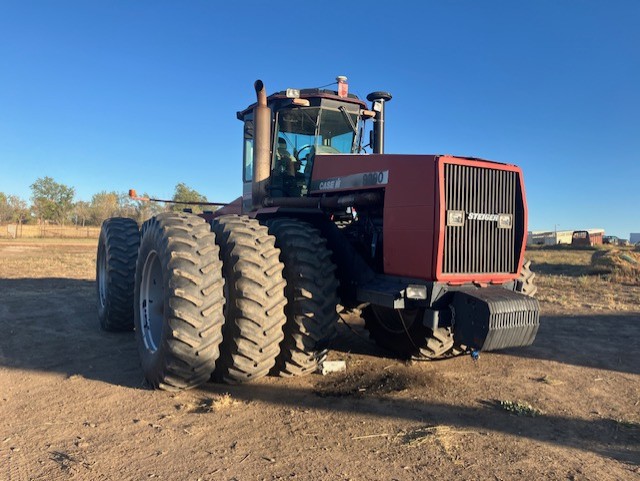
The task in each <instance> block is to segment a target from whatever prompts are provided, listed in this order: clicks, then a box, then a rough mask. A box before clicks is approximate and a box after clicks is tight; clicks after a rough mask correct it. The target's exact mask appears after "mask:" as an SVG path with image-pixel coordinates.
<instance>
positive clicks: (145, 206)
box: [131, 192, 167, 224]
mask: <svg viewBox="0 0 640 481" xmlns="http://www.w3.org/2000/svg"><path fill="white" fill-rule="evenodd" d="M142 197H147V198H148V197H153V196H150V195H149V194H147V193H146V192H145V193H144V194H142ZM131 202H132V204H133V206H134V208H135V211H136V220H137V221H138V223H139V224H142V223H143V222H144V221H145V220H147V219H149V218H151V217H153V216H154V215H157V214H159V213H161V212H164V211H166V210H167V209H166V207H165V206H164V205H163V204H160V203H159V202H149V201H144V200H134V201H131Z"/></svg>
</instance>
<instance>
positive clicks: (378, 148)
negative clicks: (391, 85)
mask: <svg viewBox="0 0 640 481" xmlns="http://www.w3.org/2000/svg"><path fill="white" fill-rule="evenodd" d="M367 100H368V101H369V102H372V109H373V110H374V111H375V112H376V118H375V120H374V124H373V153H374V154H384V107H385V103H386V102H388V101H389V100H391V94H390V93H389V92H371V93H370V94H369V95H367Z"/></svg>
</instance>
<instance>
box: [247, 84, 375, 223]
mask: <svg viewBox="0 0 640 481" xmlns="http://www.w3.org/2000/svg"><path fill="white" fill-rule="evenodd" d="M345 85H346V84H345ZM339 87H340V85H339ZM339 92H340V94H341V95H340V94H339ZM266 101H267V107H268V110H269V113H268V114H269V117H270V119H271V122H270V129H269V132H268V133H265V135H268V136H269V139H270V142H269V145H270V152H269V159H270V161H269V173H268V176H269V179H268V181H267V182H266V185H265V195H266V196H267V197H271V198H282V197H304V196H306V195H307V193H308V191H309V184H310V180H311V174H312V171H313V164H314V159H315V157H316V156H317V155H322V154H356V153H359V152H362V150H363V147H362V143H363V132H364V120H365V119H366V118H372V117H373V116H374V115H375V113H374V112H372V111H370V110H367V105H366V103H365V102H364V101H362V100H360V99H359V98H358V97H357V96H355V95H353V94H348V93H346V92H345V91H343V90H340V89H339V91H338V92H337V91H333V90H324V89H303V90H297V89H287V90H286V91H281V92H277V93H274V94H272V95H270V96H269V97H267V99H266ZM237 116H238V119H239V120H242V121H243V122H244V155H243V159H244V161H243V184H244V189H243V204H244V207H245V208H244V209H243V210H245V211H246V210H249V209H250V205H251V199H250V198H248V197H250V193H251V189H252V182H253V181H254V180H255V179H254V169H255V168H254V157H255V153H254V148H255V142H254V139H255V104H254V105H251V106H249V107H248V108H247V109H246V110H244V111H242V112H238V115H237Z"/></svg>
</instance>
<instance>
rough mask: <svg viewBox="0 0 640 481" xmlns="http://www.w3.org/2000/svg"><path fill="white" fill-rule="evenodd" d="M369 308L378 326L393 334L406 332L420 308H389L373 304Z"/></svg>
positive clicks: (418, 314) (416, 317)
mask: <svg viewBox="0 0 640 481" xmlns="http://www.w3.org/2000/svg"><path fill="white" fill-rule="evenodd" d="M371 309H372V311H373V315H374V316H375V318H376V320H377V321H378V323H379V324H380V327H382V328H383V329H384V330H385V331H388V332H391V333H394V334H406V331H408V330H409V329H410V328H411V326H412V325H413V323H414V322H416V320H417V319H418V318H419V317H420V313H421V309H391V308H388V307H380V306H373V305H372V306H371ZM401 316H402V317H401ZM403 322H404V324H403Z"/></svg>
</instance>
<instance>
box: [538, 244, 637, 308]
mask: <svg viewBox="0 0 640 481" xmlns="http://www.w3.org/2000/svg"><path fill="white" fill-rule="evenodd" d="M607 252H609V250H608V249H569V248H563V249H558V248H556V249H545V248H542V249H540V248H532V249H528V250H527V253H526V257H527V258H528V259H531V261H532V265H531V269H532V270H533V271H534V272H535V273H536V279H535V282H536V284H537V285H538V293H537V295H536V297H537V298H538V300H539V301H540V302H541V303H542V307H543V311H544V312H547V313H550V312H559V313H563V314H571V313H580V312H585V311H627V312H628V311H638V310H639V306H640V286H639V285H629V283H621V282H619V279H616V278H613V277H611V276H609V275H606V274H603V272H602V270H598V269H595V268H594V266H593V265H592V258H593V257H594V255H595V256H602V255H605V254H606V253H607ZM626 252H631V251H630V250H629V251H626Z"/></svg>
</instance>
